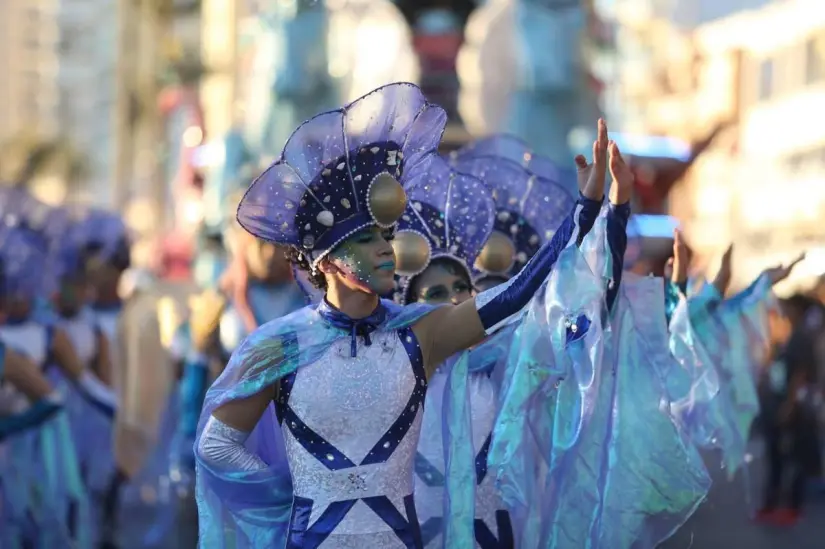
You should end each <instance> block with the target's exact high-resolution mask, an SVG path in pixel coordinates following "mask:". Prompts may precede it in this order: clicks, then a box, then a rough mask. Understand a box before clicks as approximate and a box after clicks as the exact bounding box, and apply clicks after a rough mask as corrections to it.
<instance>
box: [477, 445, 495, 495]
mask: <svg viewBox="0 0 825 549" xmlns="http://www.w3.org/2000/svg"><path fill="white" fill-rule="evenodd" d="M492 438H493V433H490V434H488V435H487V439H486V440H485V441H484V444H483V445H482V446H481V450H479V451H478V455H477V456H476V485H478V484H481V482H482V481H483V480H484V477H486V476H487V456H488V455H489V453H490V441H491V440H492Z"/></svg>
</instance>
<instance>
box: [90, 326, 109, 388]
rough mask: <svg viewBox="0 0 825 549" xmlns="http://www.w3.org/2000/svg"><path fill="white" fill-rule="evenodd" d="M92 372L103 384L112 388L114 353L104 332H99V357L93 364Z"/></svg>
mask: <svg viewBox="0 0 825 549" xmlns="http://www.w3.org/2000/svg"><path fill="white" fill-rule="evenodd" d="M92 370H93V371H94V373H95V375H96V376H97V378H98V379H99V380H100V381H101V382H102V383H104V384H106V385H107V386H109V387H111V386H112V353H111V350H110V348H109V338H107V337H106V334H104V333H103V330H98V331H97V356H96V357H95V360H94V363H93V364H92Z"/></svg>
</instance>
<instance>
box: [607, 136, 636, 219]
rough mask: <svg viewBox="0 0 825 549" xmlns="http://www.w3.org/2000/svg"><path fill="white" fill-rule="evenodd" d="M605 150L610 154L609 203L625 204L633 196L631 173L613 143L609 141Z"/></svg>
mask: <svg viewBox="0 0 825 549" xmlns="http://www.w3.org/2000/svg"><path fill="white" fill-rule="evenodd" d="M607 150H608V153H609V154H610V162H609V165H610V176H611V177H612V178H613V182H612V183H611V184H610V202H612V203H613V204H627V203H628V202H629V201H630V197H631V195H632V194H633V180H634V176H633V172H632V171H631V170H630V166H628V165H627V162H625V161H624V158H623V157H622V152H621V151H620V150H619V146H618V145H617V144H616V143H615V142H614V141H610V143H609V145H608V149H607Z"/></svg>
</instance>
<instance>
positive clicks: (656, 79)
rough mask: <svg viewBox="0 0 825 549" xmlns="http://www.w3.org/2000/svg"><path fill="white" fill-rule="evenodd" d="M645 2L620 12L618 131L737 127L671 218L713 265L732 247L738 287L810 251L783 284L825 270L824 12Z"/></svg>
mask: <svg viewBox="0 0 825 549" xmlns="http://www.w3.org/2000/svg"><path fill="white" fill-rule="evenodd" d="M631 1H632V2H633V3H634V4H638V3H640V2H641V3H643V4H644V3H645V2H644V0H627V2H631ZM625 3H626V2H621V4H625ZM646 4H647V5H648V7H649V9H648V10H647V11H646V12H644V11H643V10H635V11H634V10H630V9H628V8H626V7H625V8H623V9H621V10H617V14H618V15H617V17H618V20H619V27H620V31H619V33H618V34H619V40H618V45H619V47H618V53H617V56H618V57H619V59H620V61H619V62H618V63H617V65H618V71H617V72H618V76H619V77H618V81H619V85H618V86H616V88H618V89H617V91H616V92H615V93H616V96H617V98H616V103H617V104H618V105H620V106H621V108H622V117H621V119H622V123H623V124H622V127H623V129H626V130H628V131H631V130H632V131H638V132H644V133H647V134H654V135H669V136H673V137H677V138H681V139H684V140H686V141H690V140H692V139H695V138H697V137H699V136H701V135H703V134H704V133H705V132H707V130H708V128H710V127H712V126H714V125H716V124H718V123H719V122H721V121H729V122H730V126H729V127H728V129H727V130H725V131H724V132H723V133H722V134H721V135H720V137H719V138H718V139H717V140H716V141H715V142H714V144H713V146H712V147H711V149H710V150H709V151H708V152H707V153H705V154H704V155H702V157H700V159H699V160H698V161H697V163H696V164H695V165H694V166H693V168H692V169H691V170H690V171H689V172H688V174H687V176H686V177H685V179H684V181H682V183H681V184H680V185H679V186H678V187H677V188H676V189H675V190H674V192H673V193H672V195H671V197H670V210H671V213H673V214H674V215H676V216H677V217H679V218H680V219H681V220H682V221H683V223H684V225H685V229H686V233H687V236H688V238H689V241H690V243H691V245H692V247H693V248H694V249H695V250H696V251H697V252H698V254H699V256H700V258H702V259H704V260H705V264H706V265H708V264H709V263H710V262H711V258H716V257H718V256H719V255H720V254H721V252H722V251H723V250H724V249H725V248H726V247H727V245H728V244H729V243H730V242H733V243H735V245H736V252H735V254H734V263H735V265H734V272H735V276H736V280H735V283H738V284H740V285H741V284H743V283H745V282H747V281H748V280H750V279H752V278H753V277H754V276H755V275H756V274H758V273H759V272H760V271H761V270H762V269H763V268H765V267H766V266H769V265H771V264H775V263H777V262H781V261H784V260H787V259H790V257H791V256H793V255H794V254H795V253H798V252H801V251H803V250H811V251H812V253H811V254H810V256H811V259H809V260H807V261H806V262H805V263H803V264H802V265H801V266H800V267H801V268H800V269H798V271H797V272H796V278H795V280H791V281H789V283H788V284H787V285H786V286H785V288H784V289H785V291H790V290H791V289H794V288H796V287H799V286H804V285H807V284H809V283H810V282H811V280H812V278H813V277H814V276H816V275H819V274H821V273H822V272H825V263H823V262H822V260H820V259H818V258H819V257H821V256H822V255H825V252H820V251H819V248H820V247H822V246H825V230H823V229H821V223H820V224H818V223H817V220H818V219H819V218H821V217H822V216H823V215H825V109H823V108H822V105H825V11H823V10H821V9H819V8H821V5H820V4H819V3H818V2H817V1H816V0H786V1H784V2H774V3H767V4H766V3H765V2H754V3H752V4H751V5H758V6H760V7H757V8H756V9H750V10H741V9H740V10H739V11H736V9H734V8H737V7H738V8H741V7H742V6H743V5H745V4H743V3H742V2H738V3H737V6H733V4H731V6H730V7H731V9H730V10H729V12H732V13H730V14H728V15H725V16H722V17H715V18H711V17H708V16H707V14H704V15H703V12H701V10H700V11H698V12H697V11H696V10H694V12H692V13H691V12H690V11H689V10H687V8H685V6H682V10H683V11H681V12H674V11H672V10H671V11H668V10H659V11H657V10H656V8H657V5H656V2H654V1H652V0H648V1H647V2H646ZM699 7H701V6H699ZM714 13H715V12H714ZM691 17H692V19H691ZM703 18H704V19H708V18H710V19H713V20H711V21H709V22H701V21H702V20H703ZM697 20H699V22H700V24H698V25H696V26H695V27H691V26H690V24H686V23H691V22H692V21H697ZM817 225H819V226H817Z"/></svg>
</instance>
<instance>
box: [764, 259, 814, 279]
mask: <svg viewBox="0 0 825 549" xmlns="http://www.w3.org/2000/svg"><path fill="white" fill-rule="evenodd" d="M803 259H805V254H804V253H801V254H799V256H797V257H796V259H794V260H793V261H791V262H790V263H788V264H787V265H779V266H777V267H771V268H770V269H765V270H764V271H763V272H762V274H764V275H767V277H768V278H769V279H770V281H771V286H773V285H775V284H777V283H779V282H782V281H783V280H785V279H786V278H788V275H790V274H791V271H793V268H794V267H796V265H797V264H798V263H799V262H801V261H802V260H803Z"/></svg>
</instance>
